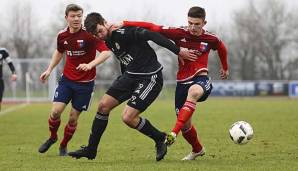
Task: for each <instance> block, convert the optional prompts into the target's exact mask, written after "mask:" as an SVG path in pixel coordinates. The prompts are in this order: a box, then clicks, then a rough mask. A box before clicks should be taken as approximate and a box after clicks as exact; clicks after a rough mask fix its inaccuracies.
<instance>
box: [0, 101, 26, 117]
mask: <svg viewBox="0 0 298 171" xmlns="http://www.w3.org/2000/svg"><path fill="white" fill-rule="evenodd" d="M28 105H29V103H24V104H20V105H17V106H12V107H10V108H8V109H5V110H3V111H1V112H0V117H1V116H3V115H5V114H7V113H10V112H13V111H16V110H19V109H21V108H24V107H26V106H28Z"/></svg>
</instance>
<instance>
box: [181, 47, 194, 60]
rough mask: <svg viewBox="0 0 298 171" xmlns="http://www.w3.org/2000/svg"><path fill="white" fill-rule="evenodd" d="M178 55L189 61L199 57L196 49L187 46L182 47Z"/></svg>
mask: <svg viewBox="0 0 298 171" xmlns="http://www.w3.org/2000/svg"><path fill="white" fill-rule="evenodd" d="M178 56H179V57H180V58H182V59H183V60H189V61H196V60H197V58H198V56H197V54H196V52H195V50H189V49H187V48H180V52H179V54H178ZM179 60H180V59H179ZM180 61H181V60H180Z"/></svg>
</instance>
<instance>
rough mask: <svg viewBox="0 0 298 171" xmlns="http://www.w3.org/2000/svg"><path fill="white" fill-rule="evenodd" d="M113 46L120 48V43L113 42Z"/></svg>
mask: <svg viewBox="0 0 298 171" xmlns="http://www.w3.org/2000/svg"><path fill="white" fill-rule="evenodd" d="M115 46H116V48H117V49H118V50H119V49H120V45H119V43H117V42H116V43H115Z"/></svg>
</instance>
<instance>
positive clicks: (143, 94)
mask: <svg viewBox="0 0 298 171" xmlns="http://www.w3.org/2000/svg"><path fill="white" fill-rule="evenodd" d="M156 78H157V75H156V74H155V75H153V76H152V77H151V81H150V83H149V84H148V86H147V87H146V89H145V90H144V91H143V93H142V94H141V95H140V99H142V100H144V99H145V98H146V97H147V95H148V94H149V92H150V91H151V90H152V88H153V86H154V85H155V84H156Z"/></svg>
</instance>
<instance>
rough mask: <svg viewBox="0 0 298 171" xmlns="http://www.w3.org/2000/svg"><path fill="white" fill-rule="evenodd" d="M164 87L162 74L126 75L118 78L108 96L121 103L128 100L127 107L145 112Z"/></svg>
mask: <svg viewBox="0 0 298 171" xmlns="http://www.w3.org/2000/svg"><path fill="white" fill-rule="evenodd" d="M162 86H163V78H162V72H161V71H159V72H158V73H156V74H153V75H146V76H144V75H131V74H127V73H124V74H123V75H121V76H120V77H118V78H117V79H116V80H115V81H114V82H113V84H112V85H111V87H110V88H109V89H108V90H107V92H106V94H108V95H110V96H112V97H114V98H115V99H117V100H118V101H119V102H120V103H122V102H124V101H126V100H128V99H129V100H128V102H127V105H128V106H130V107H132V108H135V109H137V110H139V111H140V112H143V111H145V110H146V109H147V107H148V106H150V104H151V103H152V102H153V101H154V100H155V99H156V98H157V96H158V95H159V93H160V91H161V89H162Z"/></svg>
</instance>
